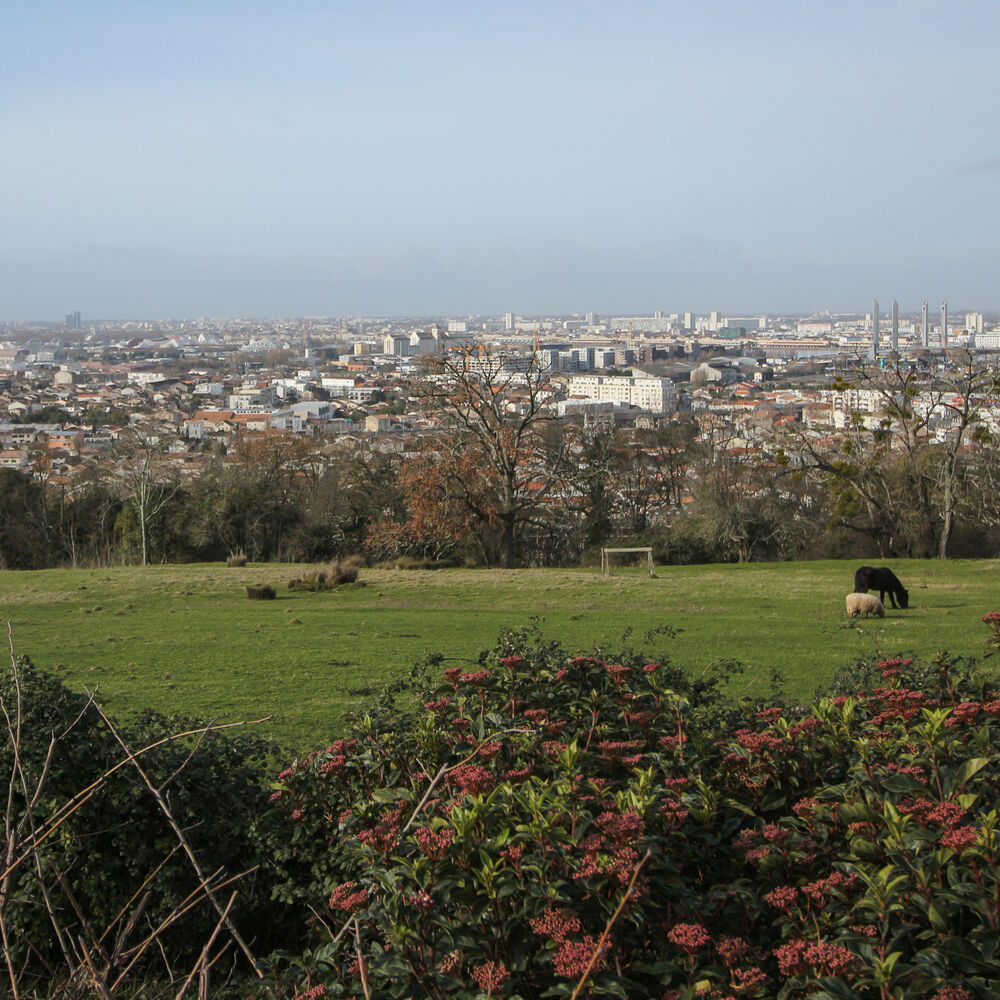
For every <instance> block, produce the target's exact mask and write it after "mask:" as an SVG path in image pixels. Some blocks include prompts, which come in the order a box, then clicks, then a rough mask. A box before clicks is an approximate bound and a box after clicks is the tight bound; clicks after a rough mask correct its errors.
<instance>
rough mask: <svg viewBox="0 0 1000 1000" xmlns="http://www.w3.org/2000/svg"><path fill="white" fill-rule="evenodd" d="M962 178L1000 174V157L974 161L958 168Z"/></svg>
mask: <svg viewBox="0 0 1000 1000" xmlns="http://www.w3.org/2000/svg"><path fill="white" fill-rule="evenodd" d="M958 173H959V175H960V176H963V177H966V176H969V175H982V174H1000V156H991V157H989V158H988V159H985V160H974V161H973V162H972V163H966V164H964V165H963V166H961V167H959V168H958Z"/></svg>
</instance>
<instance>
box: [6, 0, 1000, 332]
mask: <svg viewBox="0 0 1000 1000" xmlns="http://www.w3.org/2000/svg"><path fill="white" fill-rule="evenodd" d="M0 39H2V43H3V44H2V49H0V319H6V320H12V319H28V318H61V317H62V316H63V314H64V313H66V312H69V311H72V310H74V309H80V310H81V311H82V313H83V315H84V316H85V317H88V318H98V317H106V318H115V317H117V318H124V317H150V318H153V317H165V316H225V315H240V316H276V315H317V314H345V313H346V314H355V313H365V314H381V315H386V314H420V315H448V314H450V315H460V314H463V313H468V312H493V313H497V312H505V311H507V310H513V311H514V312H517V313H536V312H550V313H551V312H584V311H590V310H596V311H597V312H604V313H612V312H642V311H647V310H648V311H651V310H653V309H657V308H659V309H663V310H665V311H670V312H673V311H678V310H688V309H694V310H697V311H704V310H709V309H720V310H722V311H730V312H741V311H744V310H747V311H770V312H780V311H809V310H813V309H817V310H818V309H824V308H829V309H832V310H835V311H865V310H867V309H869V308H870V303H871V299H872V297H873V296H875V297H878V298H879V299H880V300H881V301H883V303H885V304H886V306H887V305H888V302H889V300H890V299H892V298H893V297H895V298H896V299H898V300H899V302H900V306H901V308H902V309H903V310H916V309H919V305H920V302H921V301H922V300H923V299H924V298H927V299H930V300H931V303H932V308H934V309H936V308H937V305H938V303H939V302H940V300H941V299H942V298H944V297H947V298H948V299H949V301H950V304H951V308H952V309H953V310H955V309H960V308H969V309H973V308H975V309H983V310H990V309H1000V289H998V285H997V274H998V266H997V265H998V262H1000V135H998V128H1000V126H998V122H1000V108H998V104H1000V97H998V95H1000V80H998V76H1000V70H998V66H1000V59H998V55H997V47H998V43H1000V3H997V2H996V0H940V2H939V0H908V2H907V0H682V2H680V0H679V2H675V0H661V2H652V0H648V2H643V0H614V2H612V0H600V2H597V0H506V2H500V3H498V2H489V3H487V2H479V0H454V2H452V0H393V2H390V0H326V2H319V0H315V2H308V0H274V2H266V3H265V2H254V0H231V2H227V3H226V2H220V0H122V2H114V0H63V2H60V0H0Z"/></svg>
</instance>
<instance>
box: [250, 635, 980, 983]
mask: <svg viewBox="0 0 1000 1000" xmlns="http://www.w3.org/2000/svg"><path fill="white" fill-rule="evenodd" d="M918 674H919V676H920V677H922V678H923V680H924V681H925V683H924V684H922V685H921V686H919V687H918V686H916V685H914V684H912V683H911V682H910V680H909V678H910V677H911V676H914V677H916V676H918ZM422 705H423V707H422V709H421V710H420V711H418V712H416V713H415V714H414V715H413V716H412V717H409V718H407V717H406V715H405V713H402V712H400V711H399V710H398V709H397V708H396V707H395V706H394V705H393V704H392V702H391V701H387V702H385V703H383V704H382V705H381V706H380V707H379V709H378V710H377V711H375V712H373V713H372V714H371V715H369V716H367V717H366V718H365V719H364V720H362V721H361V722H360V723H359V724H358V726H357V728H356V729H355V731H354V732H353V733H352V734H351V736H350V737H349V738H347V739H344V740H339V741H337V742H336V743H334V744H332V745H331V746H330V747H328V748H327V749H325V750H324V751H322V752H318V753H314V754H312V755H310V756H309V757H308V758H306V759H304V760H301V761H299V762H297V763H295V764H294V765H293V766H291V767H289V768H288V769H286V770H285V771H284V772H283V773H282V774H281V775H280V776H279V782H278V788H277V790H276V791H275V793H274V795H273V797H272V800H273V808H272V811H271V812H270V814H269V815H268V816H267V817H266V819H265V821H264V823H263V825H262V828H261V832H262V835H263V836H264V837H265V841H266V845H267V850H266V851H265V853H266V854H267V855H268V856H269V857H270V858H271V859H272V861H273V862H274V864H275V866H276V872H275V877H276V878H277V879H278V881H279V894H280V896H281V898H282V899H283V900H285V901H286V902H287V903H289V904H297V905H299V906H301V907H303V909H304V908H305V907H309V908H310V909H311V911H312V913H313V914H314V916H313V917H312V918H311V920H312V925H313V932H314V936H313V942H314V947H312V948H311V949H310V950H309V951H307V952H304V953H302V954H299V955H298V956H297V957H296V960H295V963H294V965H293V966H288V967H286V973H285V976H284V978H283V979H282V980H281V985H279V986H276V987H275V992H276V993H277V994H283V995H289V996H290V995H294V994H302V993H303V992H305V991H311V992H310V995H311V996H320V995H327V996H334V997H359V996H362V995H366V996H371V997H378V998H390V997H400V998H402V997H420V996H428V997H477V998H478V997H511V998H515V997H521V998H525V1000H527V998H536V997H538V998H540V997H559V996H565V997H570V996H573V995H583V996H589V997H604V996H608V997H611V996H614V997H663V998H679V997H695V996H697V997H703V998H725V997H758V998H763V997H789V998H790V997H805V996H813V997H827V998H829V997H844V998H847V997H880V998H881V997H894V998H907V1000H909V998H913V1000H916V998H934V1000H946V998H948V1000H961V998H963V997H994V996H998V995H1000V978H998V974H997V971H996V970H997V968H998V967H1000V956H998V954H997V952H998V939H1000V938H998V932H1000V879H998V861H1000V816H998V812H997V809H996V807H995V805H994V803H995V801H996V798H997V783H998V774H1000V761H998V750H997V746H998V745H1000V743H998V738H1000V698H998V693H997V691H996V689H995V687H994V686H993V685H991V684H987V683H985V682H984V681H983V680H982V679H981V678H977V677H976V676H974V675H973V673H972V672H971V671H969V670H965V669H964V668H962V667H961V665H959V664H955V663H952V662H950V661H948V660H947V659H945V658H942V659H941V660H940V661H939V662H938V663H936V664H935V665H933V667H932V668H930V669H927V668H924V669H923V670H922V671H919V672H918V668H917V666H916V665H914V664H911V663H910V662H909V661H907V660H886V661H882V662H881V663H879V664H878V666H877V670H876V674H875V683H874V684H872V685H869V686H867V687H865V689H863V690H857V689H856V690H855V691H854V693H853V695H852V696H850V697H848V696H838V697H835V698H824V699H822V700H819V701H818V702H817V703H816V704H815V705H814V706H812V707H811V708H810V709H808V710H799V711H792V710H790V709H786V708H783V707H781V706H773V707H770V708H767V709H760V708H759V707H755V706H751V705H748V704H747V705H743V706H742V707H740V708H739V709H735V710H732V711H726V710H725V708H724V706H723V704H722V701H721V698H720V696H719V692H718V686H717V685H716V684H715V683H713V682H711V681H709V682H707V683H706V682H697V683H692V682H691V681H690V680H688V679H687V678H686V676H685V675H684V674H683V673H681V672H680V671H678V670H676V669H675V668H673V667H671V666H670V665H669V664H668V663H666V662H664V661H663V660H662V659H659V660H655V661H647V659H646V658H645V657H643V656H641V655H638V654H636V653H631V652H628V651H626V652H625V653H624V654H622V655H619V656H616V657H613V658H609V657H606V656H600V655H595V656H585V657H567V656H566V655H565V654H564V653H563V651H562V650H561V649H559V648H558V647H557V646H556V645H554V644H552V643H547V642H545V641H543V640H541V639H540V638H539V637H538V636H537V635H534V634H530V633H519V634H512V635H510V636H508V637H507V638H506V639H505V640H504V641H503V642H502V643H501V644H500V646H499V647H498V648H497V649H496V650H494V651H493V652H492V653H490V654H488V655H486V656H484V657H483V658H482V659H481V662H479V663H478V664H476V665H475V666H472V667H451V668H449V669H447V670H445V671H444V676H443V679H442V680H441V682H440V683H439V684H437V685H436V686H435V687H434V688H432V689H430V690H428V691H426V693H425V695H424V697H423V699H422ZM578 989H579V990H580V992H579V993H574V991H576V990H578Z"/></svg>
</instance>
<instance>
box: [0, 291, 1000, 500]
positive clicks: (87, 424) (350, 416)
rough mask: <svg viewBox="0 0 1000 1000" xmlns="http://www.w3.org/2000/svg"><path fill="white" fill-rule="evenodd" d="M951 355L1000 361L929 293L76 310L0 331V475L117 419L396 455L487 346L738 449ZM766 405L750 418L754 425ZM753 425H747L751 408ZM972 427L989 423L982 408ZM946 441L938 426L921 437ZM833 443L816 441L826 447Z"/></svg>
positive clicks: (84, 459)
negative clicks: (605, 310)
mask: <svg viewBox="0 0 1000 1000" xmlns="http://www.w3.org/2000/svg"><path fill="white" fill-rule="evenodd" d="M955 350H967V351H971V352H974V353H975V354H976V355H977V356H978V355H982V356H983V357H984V358H989V356H990V355H991V354H995V353H997V352H1000V324H998V323H997V321H996V319H995V318H989V317H987V315H985V314H984V313H982V312H963V313H960V314H957V315H952V314H950V313H949V310H948V303H947V301H944V302H941V303H940V305H939V306H935V307H934V308H933V309H932V308H931V306H930V304H929V303H928V302H924V303H923V305H922V308H921V311H920V312H919V313H918V314H902V313H901V312H900V310H899V307H898V304H897V303H896V302H895V301H891V303H890V305H889V308H888V309H886V310H884V311H883V309H882V307H881V306H880V303H879V302H878V301H873V302H872V305H871V309H870V311H869V312H867V313H864V314H855V315H830V314H821V315H811V316H807V317H802V316H768V315H733V314H727V313H722V312H714V311H713V312H708V313H707V314H702V313H697V314H696V313H694V312H677V313H666V312H654V313H653V314H652V315H634V316H628V315H618V316H603V315H600V314H597V313H586V314H580V315H572V316H551V317H542V316H521V315H518V314H516V313H514V312H508V313H506V314H504V315H502V316H475V317H462V318H450V317H441V318H438V319H433V320H429V319H426V318H402V317H394V318H388V317H337V318H286V319H268V320H254V319H237V318H230V319H198V320H171V319H168V320H163V321H149V320H135V321H128V322H123V321H110V320H91V319H88V318H87V317H85V316H83V315H81V313H80V312H79V311H74V312H71V313H68V314H67V315H66V317H65V321H64V322H63V323H55V322H52V323H42V322H36V323H12V322H8V323H4V324H0V467H6V468H12V469H19V470H21V471H23V472H25V473H28V474H31V475H35V476H44V477H45V478H46V481H50V482H51V481H54V482H57V483H58V482H62V483H64V484H68V485H72V483H73V482H74V480H75V479H77V478H79V477H80V476H82V475H84V474H86V472H87V470H88V468H92V467H93V466H94V465H95V464H96V465H100V466H102V467H104V466H109V465H113V464H114V459H113V458H112V457H111V455H112V449H110V448H109V445H110V443H112V442H113V441H114V440H115V439H116V438H117V437H118V436H120V435H121V434H122V433H123V431H124V430H128V431H132V432H136V431H138V432H141V433H143V434H145V435H147V436H149V437H150V438H151V439H154V440H156V441H157V442H158V443H159V445H160V446H161V447H163V448H164V450H165V451H166V452H167V453H169V454H171V455H173V456H174V457H175V461H176V464H177V466H178V471H179V472H180V473H182V474H183V475H185V476H194V475H197V474H198V471H199V469H200V467H201V466H202V465H203V464H204V462H205V460H206V458H205V456H206V454H207V453H206V451H205V448H204V445H205V443H206V442H210V441H225V440H226V439H227V438H229V437H231V436H232V435H236V434H241V433H246V432H282V433H286V434H291V435H303V436H309V437H313V438H316V439H317V441H318V443H322V442H324V441H326V442H329V443H330V444H332V445H336V444H337V442H338V441H340V442H341V443H343V439H351V438H357V437H359V436H360V437H364V438H365V439H366V441H367V442H368V443H369V444H370V445H371V446H372V447H375V448H381V449H387V450H394V451H400V452H402V451H405V450H406V449H407V448H408V447H409V444H408V442H410V441H412V440H413V439H414V437H417V436H419V435H421V434H424V433H427V432H433V431H439V430H440V428H441V426H442V417H441V414H437V413H434V412H433V411H432V410H429V409H428V406H427V403H426V399H425V398H423V397H422V395H421V393H420V392H419V391H416V388H417V387H418V386H419V383H420V382H421V380H424V379H427V378H429V377H433V376H432V375H429V374H428V366H427V361H428V360H429V359H433V358H435V357H439V358H440V357H444V356H447V355H448V353H449V352H454V351H464V352H467V353H469V354H470V355H471V356H473V357H474V356H475V355H477V354H482V353H483V352H486V353H487V354H488V355H489V356H490V357H491V358H494V359H496V363H497V366H498V368H497V371H498V372H500V373H502V374H503V375H504V377H509V378H510V379H512V380H513V381H514V382H515V383H516V380H517V378H518V376H519V373H521V372H524V371H527V370H528V369H531V370H533V371H536V372H541V373H544V374H545V376H546V378H547V380H548V383H549V385H548V393H549V396H548V401H547V405H548V407H549V408H550V409H551V412H552V413H553V414H554V415H556V416H559V417H574V416H575V417H576V418H578V419H581V420H586V421H591V422H598V421H607V422H613V423H614V424H616V425H619V426H621V425H624V426H637V427H638V426H649V425H651V424H656V423H658V422H662V421H669V420H671V419H673V418H674V417H675V415H677V414H693V415H697V414H699V413H711V414H712V415H713V418H714V419H715V420H716V421H719V420H722V421H724V422H726V423H727V425H728V426H729V429H730V432H731V433H733V434H734V435H736V436H737V437H738V439H739V440H741V441H743V442H744V443H745V444H746V445H747V446H748V447H749V446H753V447H759V448H762V449H764V451H765V453H766V451H767V450H768V449H770V448H773V447H775V445H774V434H772V430H773V429H774V427H777V426H780V424H781V422H782V421H783V420H788V419H793V420H794V421H796V422H797V424H799V425H800V426H801V425H805V426H809V427H816V428H819V429H820V430H821V431H822V432H823V433H826V432H827V431H828V430H829V431H832V432H833V433H834V434H835V433H836V432H837V429H838V428H842V427H843V426H844V425H845V423H846V422H847V421H848V415H849V414H850V413H851V412H855V411H856V410H857V409H858V407H861V409H863V410H864V412H865V419H866V420H870V421H877V420H878V419H880V416H881V414H880V410H879V407H880V405H881V404H880V402H879V398H878V396H877V394H874V393H870V394H869V396H870V398H868V397H866V395H865V393H864V391H862V390H850V391H845V390H844V389H843V388H842V387H841V388H838V387H837V386H836V384H835V383H836V379H837V377H838V375H839V374H842V373H843V372H845V371H847V370H849V369H851V368H856V367H858V366H864V365H874V366H878V365H884V364H886V363H887V362H891V361H902V362H904V363H906V364H913V365H921V366H924V367H925V368H927V369H928V370H929V371H930V370H933V369H934V368H935V367H936V366H938V367H940V366H946V365H947V364H948V360H949V356H950V354H951V353H952V352H954V351H955ZM762 414H768V415H769V419H768V420H762V419H761V417H762ZM751 417H752V419H750V418H751ZM982 419H983V420H984V421H985V422H986V424H987V425H988V426H991V427H992V428H993V429H994V430H997V431H1000V409H998V406H997V405H994V404H993V402H992V401H991V402H990V403H989V404H988V405H985V406H984V407H983V410H982ZM938 431H939V432H940V433H945V434H946V433H947V427H946V426H944V425H942V426H941V427H940V428H938ZM835 445H836V442H835V441H832V442H831V446H835Z"/></svg>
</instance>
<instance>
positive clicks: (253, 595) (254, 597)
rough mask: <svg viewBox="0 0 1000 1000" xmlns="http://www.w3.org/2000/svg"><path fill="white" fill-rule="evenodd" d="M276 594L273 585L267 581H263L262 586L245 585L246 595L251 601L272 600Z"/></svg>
mask: <svg viewBox="0 0 1000 1000" xmlns="http://www.w3.org/2000/svg"><path fill="white" fill-rule="evenodd" d="M277 596H278V595H277V593H276V592H275V590H274V587H272V586H271V585H270V584H269V583H265V584H264V586H262V587H251V586H249V585H248V586H247V597H249V598H250V600H251V601H273V600H274V599H275V598H276V597H277Z"/></svg>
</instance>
